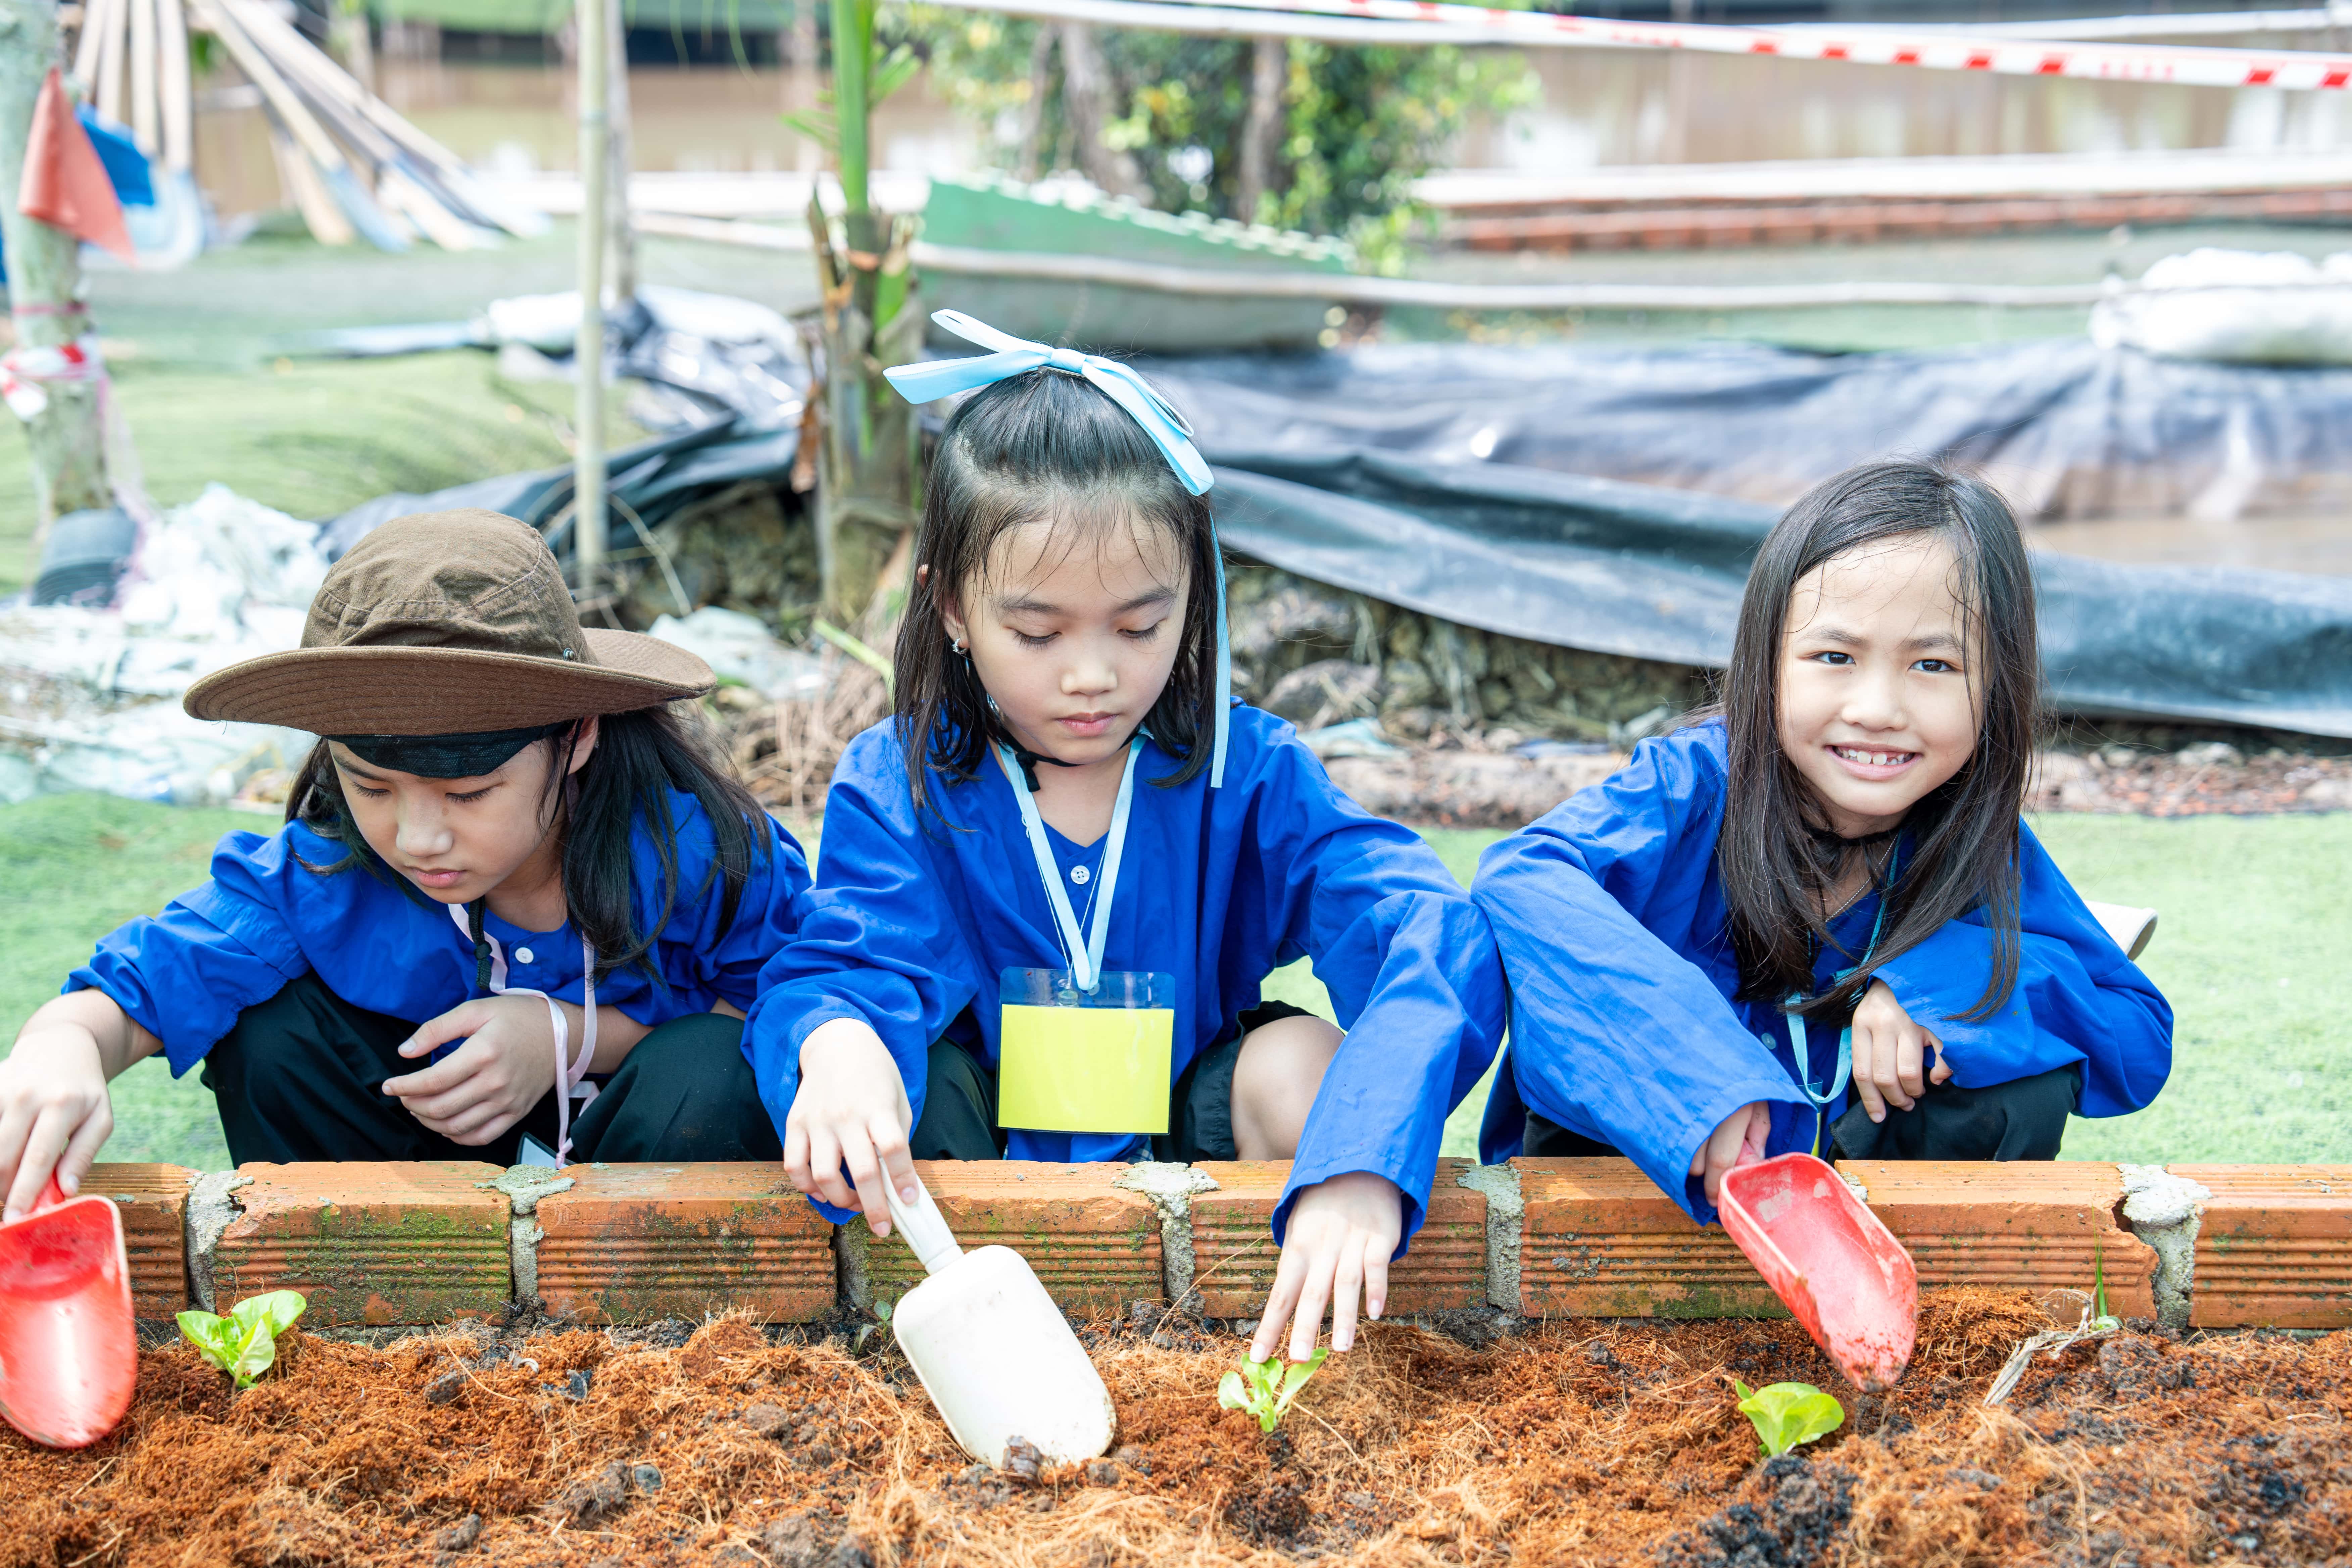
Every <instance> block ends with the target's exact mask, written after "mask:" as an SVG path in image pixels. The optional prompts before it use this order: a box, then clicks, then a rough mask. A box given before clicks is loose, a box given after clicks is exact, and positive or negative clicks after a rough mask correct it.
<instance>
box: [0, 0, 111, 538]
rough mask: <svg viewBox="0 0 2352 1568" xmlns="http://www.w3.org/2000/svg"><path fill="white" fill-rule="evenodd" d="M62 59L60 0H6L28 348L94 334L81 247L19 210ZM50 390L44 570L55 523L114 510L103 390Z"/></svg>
mask: <svg viewBox="0 0 2352 1568" xmlns="http://www.w3.org/2000/svg"><path fill="white" fill-rule="evenodd" d="M56 63H58V13H57V6H56V5H55V3H54V0H0V238H5V244H6V247H7V251H8V304H9V308H10V313H11V314H12V315H13V316H14V317H15V320H16V343H17V346H18V347H19V348H22V349H45V348H59V347H62V346H64V345H65V344H68V343H70V342H74V341H75V340H76V339H78V338H79V337H81V336H82V335H83V334H84V333H86V332H88V331H89V316H88V315H87V314H86V313H85V312H84V310H83V308H82V305H81V303H80V300H79V294H80V290H81V260H80V247H79V245H78V244H77V243H76V242H75V240H74V237H73V236H71V235H69V234H67V233H66V232H64V231H63V230H62V229H56V228H51V227H50V226H48V225H47V224H45V223H43V222H41V221H40V220H39V219H37V218H30V217H26V216H25V215H24V214H22V213H20V212H18V211H17V210H16V194H17V192H18V191H19V190H21V189H22V188H23V185H24V176H25V143H26V139H27V137H28V136H29V135H30V134H31V132H32V128H33V109H34V106H35V104H36V103H37V102H38V101H39V99H40V93H41V85H42V83H43V82H44V81H45V80H46V79H47V77H48V74H49V68H50V67H51V66H52V65H55V64H56ZM44 390H46V391H47V393H48V406H47V407H46V408H44V409H43V410H42V411H41V412H40V413H38V414H37V415H35V416H33V417H32V418H31V419H29V420H27V421H26V422H25V441H26V446H27V447H29V448H30V449H31V456H32V470H33V495H34V500H35V505H36V509H37V517H38V519H39V523H38V527H37V531H36V532H35V534H34V536H33V551H34V561H35V562H37V561H38V559H39V552H40V549H41V545H42V543H43V542H44V541H45V540H46V538H47V533H48V525H49V521H50V520H51V519H52V518H55V517H57V516H58V515H59V514H61V513H64V512H69V511H85V510H92V509H95V508H100V507H110V506H112V505H113V504H114V487H113V484H112V483H111V481H110V479H109V476H108V473H107V468H106V440H105V425H104V421H103V416H104V414H105V405H104V404H103V403H102V402H101V400H100V392H99V388H98V387H97V386H96V385H95V384H91V383H89V382H51V383H49V384H47V386H46V387H45V388H44ZM32 564H33V563H27V566H28V567H29V566H31V565H32ZM30 576H32V572H31V571H30V570H27V571H26V577H28V578H29V577H30Z"/></svg>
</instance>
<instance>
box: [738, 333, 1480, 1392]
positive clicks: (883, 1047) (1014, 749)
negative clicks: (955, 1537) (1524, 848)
mask: <svg viewBox="0 0 2352 1568" xmlns="http://www.w3.org/2000/svg"><path fill="white" fill-rule="evenodd" d="M934 319H935V320H937V321H939V322H940V324H941V325H943V326H945V327H947V328H948V329H949V330H950V331H954V332H956V333H958V334H959V335H961V336H962V337H964V338H965V339H967V340H969V341H971V342H977V343H980V344H982V346H983V347H986V348H988V349H991V350H993V351H994V352H993V353H988V354H985V355H982V356H979V357H975V358H968V359H961V360H953V361H947V362H943V363H929V364H920V365H908V366H902V367H900V368H898V369H896V370H893V371H891V372H889V373H888V374H889V376H890V379H891V381H892V382H893V384H896V385H897V386H898V390H899V391H900V393H901V394H903V395H905V396H906V397H908V399H909V400H911V401H913V402H917V403H927V402H929V401H931V400H933V399H935V398H940V397H946V396H950V395H954V394H957V393H962V392H974V394H975V395H973V396H971V398H969V399H968V400H966V401H965V402H964V403H963V404H962V405H961V406H960V407H959V408H958V409H957V410H956V411H955V413H954V414H953V415H952V416H950V419H949V420H948V424H947V427H946V430H945V432H944V433H943V434H942V436H941V437H940V443H939V448H938V456H937V459H936V462H935V464H934V467H933V468H932V471H931V475H930V479H929V491H928V494H927V496H926V500H925V505H924V511H923V521H922V526H921V530H920V532H919V536H918V540H917V544H916V551H915V559H916V561H917V562H918V563H919V565H918V568H917V571H916V575H915V583H914V587H913V591H912V594H911V595H910V598H909V601H908V608H907V616H906V620H905V622H904V624H903V626H902V627H901V629H900V632H899V635H898V653H897V661H896V662H897V680H896V688H895V689H896V703H897V712H896V715H895V716H894V717H893V718H891V719H889V720H887V721H884V722H883V723H880V724H877V725H876V726H875V727H874V728H873V729H871V730H868V731H866V732H865V733H864V734H862V735H860V736H858V737H857V738H856V740H855V741H853V742H850V745H849V747H848V749H847V751H846V752H845V753H844V754H843V756H842V759H841V763H840V764H839V766H838V767H837V768H836V769H835V773H834V779H833V787H832V793H831V795H829V796H828V798H827V801H826V805H825V817H824V849H823V853H822V855H821V857H820V863H819V868H818V873H817V878H816V880H815V883H814V886H813V887H812V889H810V891H809V892H808V894H807V895H806V896H805V897H804V898H803V900H802V906H801V914H802V919H801V922H800V926H799V931H798V935H797V938H796V940H795V941H793V942H792V943H791V944H790V945H788V946H787V947H785V948H784V949H783V950H782V952H779V953H778V954H777V955H776V956H775V957H774V958H773V959H772V961H771V962H770V963H768V965H767V967H766V968H765V970H764V971H762V973H761V986H760V996H759V1000H758V1001H757V1002H756V1003H755V1004H754V1005H753V1007H752V1009H751V1023H750V1026H749V1028H748V1030H747V1033H746V1040H747V1042H748V1045H747V1048H748V1050H749V1051H750V1053H751V1059H752V1064H753V1067H754V1068H755V1069H756V1071H757V1075H758V1079H759V1083H760V1091H761V1097H762V1099H763V1100H765V1102H766V1104H767V1107H768V1110H769V1113H770V1114H771V1115H772V1117H773V1118H774V1119H775V1121H776V1124H777V1125H778V1127H779V1128H780V1129H782V1133H783V1141H784V1160H785V1164H786V1166H787V1168H788V1170H789V1171H790V1173H791V1175H792V1178H793V1182H794V1184H796V1185H797V1186H799V1188H800V1189H801V1190H802V1191H803V1192H805V1193H807V1194H810V1195H811V1197H812V1198H813V1199H814V1200H816V1201H817V1205H818V1206H819V1208H821V1209H823V1210H824V1212H825V1213H826V1214H827V1215H828V1216H829V1217H832V1218H835V1219H837V1220H845V1219H847V1218H848V1217H850V1215H852V1213H854V1212H855V1211H856V1210H858V1209H863V1211H864V1213H865V1215H866V1219H867V1222H868V1223H869V1224H870V1225H871V1226H873V1228H874V1230H875V1232H876V1234H877V1235H886V1234H887V1232H888V1228H889V1215H888V1212H887V1206H886V1199H885V1196H884V1188H883V1185H882V1184H883V1183H884V1182H885V1181H889V1182H893V1183H897V1184H898V1185H899V1186H900V1188H901V1190H902V1196H903V1197H904V1198H905V1199H906V1201H909V1202H911V1201H913V1194H912V1191H911V1188H910V1185H909V1184H911V1182H912V1179H913V1172H912V1166H911V1164H910V1161H912V1160H915V1159H958V1160H992V1159H999V1158H1011V1159H1018V1160H1046V1161H1090V1160H1131V1159H1150V1158H1154V1157H1157V1158H1160V1159H1163V1160H1181V1161H1186V1162H1190V1161H1193V1160H1219V1159H1223V1160H1232V1159H1258V1160H1279V1159H1287V1160H1291V1161H1292V1162H1293V1164H1292V1168H1291V1173H1290V1179H1289V1183H1288V1184H1287V1185H1286V1188H1285V1189H1284V1191H1283V1194H1282V1197H1281V1201H1280V1202H1279V1204H1278V1205H1276V1209H1275V1212H1274V1219H1273V1228H1274V1236H1275V1238H1276V1241H1277V1242H1278V1243H1279V1244H1281V1246H1282V1248H1283V1251H1282V1261H1281V1264H1280V1267H1279V1268H1278V1269H1277V1270H1276V1279H1275V1284H1274V1287H1273V1290H1272V1293H1271V1295H1270V1298H1269V1300H1268V1302H1267V1305H1266V1310H1265V1313H1264V1314H1263V1316H1262V1319H1261V1321H1260V1324H1259V1328H1258V1331H1257V1337H1256V1341H1255V1345H1254V1346H1253V1349H1252V1352H1251V1353H1252V1354H1253V1356H1254V1357H1255V1358H1257V1359H1260V1360H1263V1359H1265V1358H1267V1357H1269V1356H1271V1355H1272V1354H1273V1353H1274V1352H1275V1351H1276V1349H1277V1348H1279V1346H1280V1343H1281V1336H1282V1331H1283V1330H1284V1328H1285V1327H1286V1326H1288V1327H1289V1328H1290V1330H1291V1332H1290V1336H1289V1352H1290V1354H1291V1355H1292V1356H1293V1357H1294V1358H1295V1359H1303V1358H1305V1357H1306V1356H1307V1355H1308V1354H1309V1353H1310V1352H1312V1350H1313V1348H1314V1345H1315V1342H1316V1339H1317V1337H1318V1333H1319V1331H1320V1326H1321V1323H1322V1321H1323V1314H1324V1310H1325V1309H1326V1307H1327V1306H1328V1308H1329V1309H1330V1310H1331V1312H1332V1344H1333V1347H1334V1348H1335V1349H1338V1350H1346V1349H1348V1348H1349V1345H1350V1344H1351V1343H1352V1342H1353V1340H1354V1337H1355V1325H1356V1318H1357V1312H1358V1303H1359V1298H1360V1299H1361V1302H1362V1306H1363V1308H1364V1309H1365V1310H1367V1311H1369V1313H1370V1315H1371V1316H1373V1317H1378V1316H1379V1315H1380V1314H1381V1310H1383V1308H1384V1306H1385V1304H1386V1298H1387V1271H1388V1268H1389V1265H1390V1263H1391V1261H1392V1260H1393V1259H1394V1258H1397V1257H1401V1256H1402V1254H1403V1251H1404V1247H1405V1245H1406V1244H1407V1243H1408V1242H1409V1241H1410V1239H1411V1237H1412V1234H1413V1233H1414V1231H1415V1230H1416V1229H1418V1228H1419V1226H1420V1224H1421V1221H1422V1217H1423V1213H1424V1209H1425V1205H1426V1203H1427V1200H1428V1195H1429V1186H1430V1183H1431V1180H1432V1178H1433V1174H1434V1171H1435V1166H1436V1163H1437V1154H1438V1144H1439V1141H1440V1137H1441V1134H1442V1132H1443V1130H1444V1121H1445V1116H1446V1113H1447V1111H1448V1110H1451V1109H1452V1107H1453V1106H1454V1104H1455V1103H1456V1102H1458V1101H1459V1100H1461V1099H1462V1098H1463V1096H1464V1095H1465V1094H1466V1093H1467V1092H1468V1091H1469V1090H1470V1089H1471V1088H1472V1087H1473V1086H1474V1085H1475V1084H1476V1082H1477V1081H1478V1079H1479V1078H1480V1076H1481V1075H1482V1074H1483V1073H1484V1072H1485V1071H1486V1067H1487V1064H1488V1063H1489V1061H1490V1060H1491V1059H1492V1058H1493V1056H1494V1053H1495V1049H1496V1044H1497V1041H1498V1039H1499V1037H1500V1033H1501V1026H1502V1004H1503V997H1502V978H1501V972H1500V967H1499V965H1498V963H1497V962H1496V955H1495V949H1494V944H1493V942H1492V940H1491V939H1490V938H1489V936H1488V934H1487V931H1486V923H1485V921H1483V920H1482V919H1480V917H1479V915H1478V912H1477V910H1476V909H1475V906H1473V905H1472V903H1471V902H1470V900H1469V898H1468V897H1467V895H1466V894H1465V892H1464V891H1463V890H1462V889H1461V887H1460V886H1459V885H1458V884H1457V883H1456V882H1455V881H1454V878H1453V877H1452V875H1451V874H1450V873H1448V872H1447V871H1446V869H1445V868H1444V865H1443V864H1442V863H1441V862H1440V861H1439V860H1438V858H1437V857H1436V855H1435V854H1434V853H1433V851H1432V850H1431V849H1430V848H1429V847H1428V846H1427V845H1426V844H1424V843H1423V841H1422V840H1421V839H1420V837H1417V836H1416V835H1414V834H1413V833H1412V832H1411V831H1409V830H1408V829H1406V828H1403V827H1401V826H1397V825H1396V824H1394V823H1390V822H1384V821H1381V820H1380V819H1378V818H1376V817H1373V816H1369V815H1368V814H1366V813H1365V812H1364V811H1363V810H1361V809H1360V808H1359V807H1358V806H1357V805H1354V804H1353V803H1352V802H1350V801H1349V799H1348V798H1347V797H1346V796H1345V795H1342V794H1340V792H1339V790H1338V789H1337V788H1336V787H1335V786H1334V785H1333V784H1331V782H1330V780H1329V778H1328V777H1327V776H1326V774H1325V773H1324V771H1323V768H1322V765H1321V763H1318V761H1317V760H1316V758H1315V756H1314V754H1313V753H1312V752H1309V751H1308V750H1307V747H1306V746H1305V745H1304V744H1302V743H1301V742H1300V741H1299V740H1298V737H1297V733H1296V732H1295V731H1293V730H1292V729H1291V727H1290V725H1288V724H1287V723H1285V722H1284V721H1281V720H1279V719H1276V718H1274V717H1272V716H1271V715H1268V714H1266V713H1263V712H1260V711H1258V710H1255V709H1251V708H1248V707H1244V706H1241V705H1239V704H1237V703H1235V702H1234V701H1233V700H1232V698H1231V681H1232V677H1231V663H1230V655H1229V650H1228V648H1227V646H1226V636H1225V629H1224V570H1223V563H1222V560H1221V558H1220V554H1219V550H1218V543H1217V537H1216V531H1215V528H1214V525H1213V520H1212V514H1211V511H1210V508H1209V503H1208V500H1207V499H1206V492H1207V491H1208V489H1209V486H1210V474H1209V468H1208V465H1207V464H1206V463H1205V462H1204V461H1203V460H1202V457H1201V455H1200V453H1199V452H1198V451H1197V450H1196V449H1195V448H1194V447H1193V445H1192V438H1191V434H1190V431H1189V429H1188V428H1187V426H1185V425H1184V423H1183V421H1182V420H1181V417H1180V416H1178V415H1177V414H1176V412H1175V410H1174V409H1173V408H1171V406H1170V405H1168V404H1167V403H1166V401H1165V400H1163V399H1162V398H1161V397H1160V395H1158V394H1157V393H1156V392H1154V391H1153V390H1152V389H1151V387H1150V385H1149V384H1147V383H1146V382H1144V380H1143V379H1142V378H1141V377H1140V376H1139V375H1137V374H1135V373H1134V372H1133V371H1132V370H1130V369H1129V368H1128V367H1127V366H1125V365H1122V364H1119V363H1116V362H1113V361H1110V360H1106V359H1100V358H1097V357H1094V356H1092V355H1086V354H1080V353H1074V352H1072V351H1070V350H1066V349H1049V348H1047V347H1046V346H1045V345H1044V344H1040V343H1031V342H1023V341H1022V340H1019V339H1016V338H1011V337H1007V336H1005V335H1004V334H1003V333H999V332H997V331H994V330H993V329H992V328H989V327H986V326H983V325H982V324H981V323H979V322H977V321H971V319H970V318H968V317H964V316H961V315H959V314H957V313H955V312H953V311H941V312H940V313H939V314H938V316H937V317H935V318H934ZM1302 956H1307V957H1311V958H1312V959H1313V960H1314V963H1315V972H1316V973H1317V975H1318V977H1319V978H1320V979H1321V980H1322V981H1323V983H1324V984H1325V985H1326V986H1328V988H1329V991H1330V994H1331V998H1332V1002H1333V1005H1334V1007H1335V1009H1336V1011H1337V1012H1338V1015H1339V1019H1340V1021H1341V1024H1342V1025H1343V1026H1345V1033H1344V1034H1343V1033H1342V1031H1341V1029H1339V1028H1335V1027H1333V1026H1331V1025H1330V1024H1328V1023H1326V1022H1324V1021H1323V1020H1321V1019H1319V1018H1317V1017H1314V1016H1310V1015H1307V1014H1305V1013H1302V1012H1301V1011H1299V1010H1298V1009H1297V1008H1295V1007H1290V1006H1286V1005H1283V1004H1280V1003H1275V1004H1265V1003H1263V1002H1262V1001H1261V998H1260V991H1259V987H1260V983H1261V982H1262V981H1263V980H1264V979H1265V975H1266V974H1267V973H1270V972H1271V971H1272V970H1274V969H1275V968H1276V967H1277V966H1279V965H1282V964H1285V963H1290V962H1292V961H1293V960H1296V959H1297V958H1300V957H1302Z"/></svg>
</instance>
